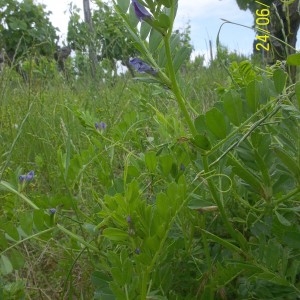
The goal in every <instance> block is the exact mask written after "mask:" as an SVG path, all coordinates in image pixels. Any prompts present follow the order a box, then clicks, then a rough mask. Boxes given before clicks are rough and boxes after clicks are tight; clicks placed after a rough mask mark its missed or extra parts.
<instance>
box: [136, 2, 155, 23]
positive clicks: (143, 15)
mask: <svg viewBox="0 0 300 300" xmlns="http://www.w3.org/2000/svg"><path fill="white" fill-rule="evenodd" d="M132 5H133V8H134V12H135V15H136V16H137V18H138V19H139V20H140V21H142V20H145V19H151V18H152V16H151V14H150V13H149V12H148V10H147V9H146V8H145V7H144V6H143V5H141V4H140V3H139V2H138V0H132Z"/></svg>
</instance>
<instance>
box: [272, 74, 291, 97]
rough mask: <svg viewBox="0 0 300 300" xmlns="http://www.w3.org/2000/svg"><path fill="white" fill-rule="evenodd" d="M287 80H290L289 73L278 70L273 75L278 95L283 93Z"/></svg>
mask: <svg viewBox="0 0 300 300" xmlns="http://www.w3.org/2000/svg"><path fill="white" fill-rule="evenodd" d="M287 78H288V75H287V73H286V72H284V71H283V70H282V69H277V70H275V72H274V73H273V81H274V85H275V89H276V91H277V93H278V94H281V93H282V91H283V89H284V87H285V85H286V80H287Z"/></svg>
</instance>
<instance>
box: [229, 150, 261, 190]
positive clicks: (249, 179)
mask: <svg viewBox="0 0 300 300" xmlns="http://www.w3.org/2000/svg"><path fill="white" fill-rule="evenodd" d="M228 163H229V165H231V166H232V167H233V168H232V170H233V172H234V173H235V174H236V175H238V176H239V177H240V178H242V179H243V180H244V181H245V182H246V183H247V184H249V185H250V186H251V187H252V188H253V189H254V190H255V191H256V192H257V193H258V194H261V195H263V187H262V186H261V183H260V181H259V179H258V178H256V177H255V176H254V175H253V174H252V173H251V172H250V171H248V170H247V168H246V167H245V166H243V165H242V164H241V163H240V162H238V161H237V159H236V158H235V157H233V156H232V155H228Z"/></svg>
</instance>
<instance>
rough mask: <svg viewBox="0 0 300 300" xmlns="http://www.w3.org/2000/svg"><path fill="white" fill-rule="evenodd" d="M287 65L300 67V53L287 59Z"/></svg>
mask: <svg viewBox="0 0 300 300" xmlns="http://www.w3.org/2000/svg"><path fill="white" fill-rule="evenodd" d="M286 63H287V64H289V65H292V66H300V53H295V54H290V55H289V56H288V57H287V59H286Z"/></svg>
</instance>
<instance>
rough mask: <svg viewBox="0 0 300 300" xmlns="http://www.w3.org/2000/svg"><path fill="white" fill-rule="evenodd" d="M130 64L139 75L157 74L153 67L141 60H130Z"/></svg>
mask: <svg viewBox="0 0 300 300" xmlns="http://www.w3.org/2000/svg"><path fill="white" fill-rule="evenodd" d="M129 63H130V64H131V65H132V66H133V67H134V68H135V69H136V70H137V71H138V72H139V73H148V74H151V75H153V76H155V75H156V74H157V71H156V70H154V69H153V68H152V67H151V66H149V65H148V64H146V63H145V62H144V61H142V60H141V59H139V58H137V57H135V58H131V59H130V60H129Z"/></svg>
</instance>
